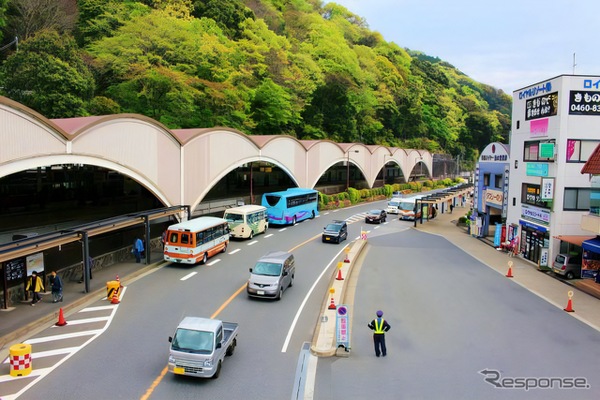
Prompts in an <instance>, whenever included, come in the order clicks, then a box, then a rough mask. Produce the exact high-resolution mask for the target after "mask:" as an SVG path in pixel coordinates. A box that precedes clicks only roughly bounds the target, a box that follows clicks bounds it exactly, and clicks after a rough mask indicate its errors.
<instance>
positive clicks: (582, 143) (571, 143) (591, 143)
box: [567, 139, 600, 163]
mask: <svg viewBox="0 0 600 400" xmlns="http://www.w3.org/2000/svg"><path fill="white" fill-rule="evenodd" d="M598 143H600V141H598V140H578V139H568V140H567V162H572V163H584V162H586V161H587V160H588V159H589V158H590V156H591V155H592V153H593V152H594V150H595V149H596V147H598Z"/></svg>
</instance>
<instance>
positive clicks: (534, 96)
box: [506, 75, 600, 267]
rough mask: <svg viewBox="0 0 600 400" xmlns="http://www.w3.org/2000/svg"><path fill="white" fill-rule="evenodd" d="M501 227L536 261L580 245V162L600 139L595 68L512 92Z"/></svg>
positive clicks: (586, 204) (583, 194)
mask: <svg viewBox="0 0 600 400" xmlns="http://www.w3.org/2000/svg"><path fill="white" fill-rule="evenodd" d="M511 131H512V132H511V138H510V149H511V161H510V183H509V198H508V199H507V200H508V214H507V221H506V222H507V227H508V230H510V231H511V232H513V233H514V234H515V235H516V236H517V237H518V238H519V252H520V254H521V255H522V256H523V257H524V258H526V259H528V260H531V261H533V262H535V263H538V264H539V265H540V266H541V267H545V266H551V265H552V262H553V260H554V259H555V257H556V255H557V254H559V253H580V254H581V252H582V249H581V244H582V241H583V240H585V239H586V237H588V238H589V232H586V231H584V230H582V229H581V219H582V216H583V215H584V214H588V213H589V211H590V186H591V185H590V180H589V177H587V176H584V175H581V173H580V171H581V168H582V166H583V165H584V163H585V162H586V161H587V160H588V159H589V157H590V155H591V154H592V152H593V151H594V149H595V148H596V147H597V146H598V144H599V143H600V76H583V75H560V76H557V77H555V78H551V79H548V80H545V81H542V82H539V83H536V84H534V85H531V86H528V87H526V88H523V89H519V90H516V91H514V92H513V111H512V130H511Z"/></svg>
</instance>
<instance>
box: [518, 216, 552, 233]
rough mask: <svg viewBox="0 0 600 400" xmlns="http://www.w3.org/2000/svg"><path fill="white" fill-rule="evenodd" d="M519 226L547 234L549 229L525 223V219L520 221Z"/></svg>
mask: <svg viewBox="0 0 600 400" xmlns="http://www.w3.org/2000/svg"><path fill="white" fill-rule="evenodd" d="M519 224H520V225H524V226H526V227H528V228H533V229H536V230H538V231H540V232H547V231H548V228H547V227H545V226H542V225H538V224H534V223H533V222H529V221H525V220H523V219H520V220H519Z"/></svg>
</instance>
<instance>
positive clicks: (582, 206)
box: [563, 188, 591, 211]
mask: <svg viewBox="0 0 600 400" xmlns="http://www.w3.org/2000/svg"><path fill="white" fill-rule="evenodd" d="M590 194H591V189H590V188H565V200H564V204H563V210H565V211H589V210H590Z"/></svg>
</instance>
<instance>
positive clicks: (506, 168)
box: [502, 164, 510, 218]
mask: <svg viewBox="0 0 600 400" xmlns="http://www.w3.org/2000/svg"><path fill="white" fill-rule="evenodd" d="M509 175H510V164H506V165H505V166H504V187H503V188H502V191H503V192H504V193H503V194H504V198H503V200H502V218H506V213H507V211H508V177H509Z"/></svg>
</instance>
